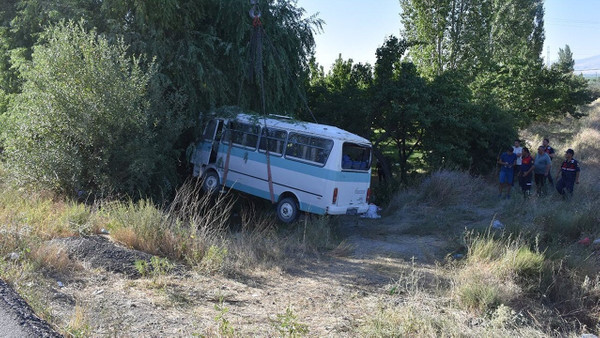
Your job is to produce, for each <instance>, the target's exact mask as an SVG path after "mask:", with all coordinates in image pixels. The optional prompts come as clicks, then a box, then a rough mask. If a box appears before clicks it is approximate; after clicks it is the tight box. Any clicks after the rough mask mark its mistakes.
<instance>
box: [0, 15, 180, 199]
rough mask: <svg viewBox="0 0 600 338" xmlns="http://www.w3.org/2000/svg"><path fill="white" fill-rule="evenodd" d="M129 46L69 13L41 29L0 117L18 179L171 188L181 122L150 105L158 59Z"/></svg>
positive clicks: (59, 185) (81, 189) (67, 190)
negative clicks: (150, 61) (150, 60)
mask: <svg viewBox="0 0 600 338" xmlns="http://www.w3.org/2000/svg"><path fill="white" fill-rule="evenodd" d="M126 51H127V46H126V45H125V44H124V43H123V41H122V40H117V41H115V43H114V44H111V43H109V41H108V40H107V39H106V38H104V37H102V36H100V35H98V34H97V33H96V32H94V31H91V32H88V31H86V30H85V29H84V28H83V24H75V23H73V22H69V23H61V24H58V25H56V26H53V27H50V28H48V30H47V31H46V32H45V33H44V34H43V35H42V40H41V43H40V44H39V45H37V46H35V47H34V51H33V54H32V56H31V58H32V61H31V62H30V63H28V64H27V65H26V66H23V67H22V68H21V69H20V71H21V75H22V77H23V80H24V85H23V90H22V92H21V93H19V94H16V96H15V97H14V99H13V100H11V106H10V107H9V109H8V111H7V113H6V114H5V116H2V120H1V121H0V124H2V125H3V129H2V132H3V135H1V136H0V139H2V140H3V141H4V147H5V156H6V158H7V161H6V168H7V170H8V171H9V173H10V174H11V177H12V179H13V180H14V181H15V183H16V184H17V185H19V186H22V185H31V186H34V187H36V188H42V189H49V190H52V191H55V192H59V193H63V194H67V195H73V194H80V195H81V194H88V193H90V192H91V193H93V194H96V195H100V194H111V193H116V194H129V195H130V196H138V194H140V193H142V194H144V193H148V192H150V190H151V183H152V184H154V185H158V186H159V188H161V187H162V189H163V191H169V190H170V189H172V187H173V186H174V183H175V181H174V180H173V179H171V178H170V177H168V176H166V175H165V172H167V171H169V170H166V169H165V168H171V169H170V171H172V172H173V173H174V171H175V163H176V160H175V158H174V157H173V155H174V153H173V152H172V151H169V150H170V146H171V145H172V143H173V142H174V140H175V139H176V137H177V136H178V134H179V130H180V128H181V123H180V121H178V120H176V119H172V118H170V117H169V112H168V111H167V112H165V111H161V112H160V113H157V112H156V110H155V109H156V107H155V106H154V102H158V101H160V100H159V99H158V97H157V96H160V88H159V87H160V86H159V85H157V83H158V82H156V81H157V80H156V78H155V76H156V69H155V67H154V66H153V65H151V66H150V68H149V69H148V70H143V69H142V68H141V66H140V64H141V62H140V59H136V58H129V57H127V56H126ZM167 118H168V119H169V120H168V124H167V123H165V120H166V119H167ZM157 173H159V174H160V176H158V177H157Z"/></svg>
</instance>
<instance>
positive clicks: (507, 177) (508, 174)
mask: <svg viewBox="0 0 600 338" xmlns="http://www.w3.org/2000/svg"><path fill="white" fill-rule="evenodd" d="M516 162H517V155H515V153H514V152H513V148H512V147H508V148H507V149H506V152H504V153H502V155H500V158H498V164H500V165H501V166H502V167H501V168H500V185H499V188H498V189H499V194H498V197H502V191H503V190H504V188H505V187H506V196H505V198H507V199H508V198H510V188H511V187H512V182H513V176H514V169H513V168H514V166H515V163H516Z"/></svg>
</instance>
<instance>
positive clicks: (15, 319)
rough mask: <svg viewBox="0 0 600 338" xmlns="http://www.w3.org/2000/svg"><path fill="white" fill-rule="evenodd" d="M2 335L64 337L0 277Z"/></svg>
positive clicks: (0, 329) (0, 335)
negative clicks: (36, 313) (37, 314)
mask: <svg viewBox="0 0 600 338" xmlns="http://www.w3.org/2000/svg"><path fill="white" fill-rule="evenodd" d="M0 337H11V338H12V337H19V338H21V337H62V336H61V335H60V334H58V333H57V332H56V331H54V330H53V329H52V328H51V327H50V325H48V323H46V322H45V321H43V320H41V319H40V318H39V317H38V316H36V315H35V313H33V310H32V309H31V307H29V305H28V304H27V303H26V302H25V301H24V300H23V298H21V297H20V296H19V295H18V294H17V293H16V292H15V291H14V290H13V289H12V288H11V287H10V286H9V285H8V284H6V283H5V282H4V281H3V280H2V279H0Z"/></svg>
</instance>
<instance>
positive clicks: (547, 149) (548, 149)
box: [542, 138, 556, 185]
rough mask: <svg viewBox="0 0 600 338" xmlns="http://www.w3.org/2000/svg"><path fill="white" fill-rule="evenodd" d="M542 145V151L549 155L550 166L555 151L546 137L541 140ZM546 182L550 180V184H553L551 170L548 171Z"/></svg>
mask: <svg viewBox="0 0 600 338" xmlns="http://www.w3.org/2000/svg"><path fill="white" fill-rule="evenodd" d="M542 145H543V146H544V152H546V154H548V156H549V157H550V166H552V160H553V159H554V156H556V153H555V152H554V148H552V147H551V146H550V140H548V139H547V138H545V139H544V141H543V142H542ZM548 182H550V184H552V185H554V180H553V179H552V172H551V171H549V172H548Z"/></svg>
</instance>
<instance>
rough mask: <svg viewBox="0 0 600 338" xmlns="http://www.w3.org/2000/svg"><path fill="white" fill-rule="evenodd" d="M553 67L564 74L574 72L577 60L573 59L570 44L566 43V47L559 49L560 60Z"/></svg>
mask: <svg viewBox="0 0 600 338" xmlns="http://www.w3.org/2000/svg"><path fill="white" fill-rule="evenodd" d="M553 67H555V68H556V69H557V70H558V71H560V72H561V73H563V74H566V73H572V72H573V71H574V70H575V60H573V53H572V52H571V48H570V47H569V45H565V49H562V48H559V49H558V61H557V62H556V64H554V65H553Z"/></svg>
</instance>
